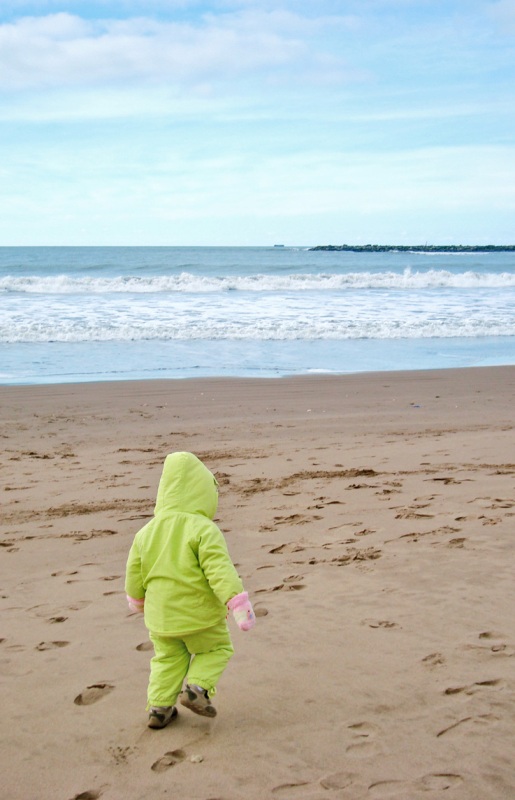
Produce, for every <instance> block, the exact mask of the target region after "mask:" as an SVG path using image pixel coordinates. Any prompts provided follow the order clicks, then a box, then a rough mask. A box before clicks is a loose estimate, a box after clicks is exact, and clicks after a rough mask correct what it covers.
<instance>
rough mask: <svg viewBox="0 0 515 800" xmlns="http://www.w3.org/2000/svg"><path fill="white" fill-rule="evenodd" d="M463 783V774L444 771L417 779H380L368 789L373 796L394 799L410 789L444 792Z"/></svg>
mask: <svg viewBox="0 0 515 800" xmlns="http://www.w3.org/2000/svg"><path fill="white" fill-rule="evenodd" d="M461 783H463V778H462V777H461V775H456V774H454V773H444V772H442V773H434V774H431V775H424V776H423V777H422V778H419V779H418V780H415V781H378V782H377V783H373V784H372V785H371V786H369V787H368V790H369V792H370V795H371V796H372V797H378V798H383V799H384V800H389V799H390V798H391V800H394V798H397V797H399V793H400V792H403V793H404V794H405V793H406V792H409V791H422V792H443V791H446V790H447V789H454V788H456V787H457V786H459V785H460V784H461Z"/></svg>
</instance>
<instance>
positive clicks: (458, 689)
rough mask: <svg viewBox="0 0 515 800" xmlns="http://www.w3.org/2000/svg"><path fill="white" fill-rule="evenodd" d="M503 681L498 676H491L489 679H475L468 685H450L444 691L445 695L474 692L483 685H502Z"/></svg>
mask: <svg viewBox="0 0 515 800" xmlns="http://www.w3.org/2000/svg"><path fill="white" fill-rule="evenodd" d="M503 685H504V682H503V681H502V680H500V679H499V678H493V679H491V680H486V681H476V682H475V683H471V684H470V685H469V686H450V687H449V688H448V689H446V690H445V691H444V694H445V695H453V694H466V695H471V694H476V692H479V691H480V690H481V689H482V688H483V687H490V686H500V687H501V688H502V686H503Z"/></svg>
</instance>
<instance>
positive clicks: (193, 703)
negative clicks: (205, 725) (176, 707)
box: [179, 690, 216, 718]
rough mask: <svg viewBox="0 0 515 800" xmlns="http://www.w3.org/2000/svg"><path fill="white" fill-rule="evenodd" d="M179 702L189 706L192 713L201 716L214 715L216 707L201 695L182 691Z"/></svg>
mask: <svg viewBox="0 0 515 800" xmlns="http://www.w3.org/2000/svg"><path fill="white" fill-rule="evenodd" d="M179 702H180V704H181V706H185V707H186V708H189V710H190V711H193V713H194V714H199V715H200V716H201V717H211V718H213V717H216V708H215V707H214V706H212V705H211V703H208V702H207V700H206V699H205V698H203V697H199V696H198V695H196V694H194V693H193V692H188V691H187V690H186V691H185V692H183V693H182V695H181V697H180V699H179Z"/></svg>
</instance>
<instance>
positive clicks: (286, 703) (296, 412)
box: [0, 367, 515, 800]
mask: <svg viewBox="0 0 515 800" xmlns="http://www.w3.org/2000/svg"><path fill="white" fill-rule="evenodd" d="M514 387H515V368H513V367H500V368H482V369H467V370H445V371H428V372H408V373H380V374H369V375H354V376H343V377H322V376H320V377H312V378H294V379H284V380H282V379H281V380H268V381H258V380H225V379H220V380H202V381H201V380H188V381H179V382H177V381H176V382H174V381H154V382H145V383H139V382H131V383H106V384H82V385H64V386H45V387H3V388H1V389H0V407H1V410H2V425H1V435H2V443H3V448H2V453H1V462H0V465H1V478H2V481H1V483H2V485H1V489H0V491H1V498H2V520H1V541H0V544H1V558H2V561H3V567H2V573H1V574H2V578H1V603H2V605H1V620H2V632H1V638H0V642H1V643H0V674H1V686H2V701H1V702H2V744H1V769H2V778H1V783H2V791H1V796H2V797H5V798H6V800H58V799H60V800H72V798H75V800H78V799H79V798H80V800H95V798H102V800H147V799H149V798H152V800H159V798H163V799H164V798H180V799H181V800H197V798H198V800H254V799H255V800H262V798H265V800H266V799H267V798H270V800H273V799H275V800H304V799H306V800H308V798H309V799H310V800H337V799H338V800H362V799H363V800H365V799H366V800H369V798H370V800H381V799H382V798H395V800H414V799H415V798H424V799H425V800H431V798H440V797H445V798H449V800H476V799H477V800H488V798H495V800H501V798H502V799H503V800H504V798H506V800H508V798H509V800H513V798H514V797H515V758H514V742H515V694H514V689H515V673H514V667H515V614H514V610H515V602H514V600H515V589H514V581H513V555H514V551H515V542H514V521H515V492H514V475H515V463H514V460H515V440H514V404H513V399H514V395H515V393H514ZM174 450H191V451H192V452H194V453H196V454H197V455H199V457H200V458H202V459H203V460H204V461H205V462H206V464H207V465H208V466H209V468H210V469H212V470H213V471H214V472H215V473H216V474H217V476H218V479H219V482H220V484H221V497H220V508H219V515H218V519H217V521H218V523H219V525H220V527H221V528H222V530H223V531H224V533H225V534H226V538H227V541H228V544H229V549H230V551H231V554H232V556H233V559H234V561H235V562H236V563H237V565H238V568H239V570H240V573H241V575H242V578H243V580H244V583H245V586H246V588H247V589H248V590H249V592H250V594H251V596H252V599H253V602H254V605H255V608H256V611H257V614H258V620H257V625H256V627H255V628H254V630H253V631H251V632H249V633H242V632H240V631H239V630H238V629H237V628H235V626H234V625H233V624H232V622H231V627H232V631H233V639H234V643H235V647H236V654H235V656H234V658H233V660H232V661H231V663H230V664H229V667H228V669H227V671H226V673H225V674H224V676H223V678H222V681H221V683H220V686H219V692H218V694H217V697H216V705H217V708H218V712H219V713H218V717H217V718H216V719H215V720H213V721H211V720H206V719H203V718H200V717H196V716H195V715H193V714H191V713H190V712H188V711H187V710H185V709H182V710H181V711H180V716H179V719H178V720H177V721H176V722H174V723H172V724H171V725H170V726H169V727H168V728H166V729H164V730H162V731H151V730H149V729H148V728H147V727H146V721H147V714H146V711H145V703H146V683H147V676H148V661H149V658H150V655H151V653H150V652H149V647H148V641H147V634H146V630H145V628H144V625H143V622H142V619H141V617H139V616H136V615H129V614H128V611H127V609H126V604H125V596H124V592H123V581H124V577H123V576H124V569H125V561H126V557H127V553H128V549H129V546H130V544H131V542H132V538H133V535H134V534H135V532H136V531H137V530H138V529H139V528H140V527H141V526H142V525H143V524H144V522H145V521H146V520H147V519H148V518H149V516H150V515H151V514H152V509H153V505H154V500H155V494H156V490H157V482H158V479H159V476H160V471H161V466H162V462H163V459H164V456H165V455H166V454H167V453H168V452H172V451H174Z"/></svg>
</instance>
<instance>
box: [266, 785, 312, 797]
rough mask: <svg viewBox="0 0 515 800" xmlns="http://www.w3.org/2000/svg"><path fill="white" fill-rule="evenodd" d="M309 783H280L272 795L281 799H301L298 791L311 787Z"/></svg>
mask: <svg viewBox="0 0 515 800" xmlns="http://www.w3.org/2000/svg"><path fill="white" fill-rule="evenodd" d="M309 785H310V784H309V783H308V781H299V782H298V783H280V784H279V786H274V788H273V789H272V794H275V795H278V796H279V797H288V796H290V797H299V794H298V790H299V789H302V788H303V787H305V786H309Z"/></svg>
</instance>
